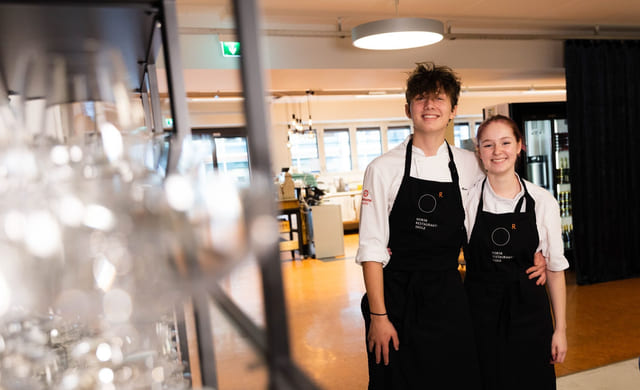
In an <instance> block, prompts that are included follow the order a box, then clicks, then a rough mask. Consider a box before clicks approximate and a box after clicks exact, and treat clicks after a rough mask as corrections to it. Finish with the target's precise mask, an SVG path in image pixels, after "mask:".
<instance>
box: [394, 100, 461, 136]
mask: <svg viewBox="0 0 640 390" xmlns="http://www.w3.org/2000/svg"><path fill="white" fill-rule="evenodd" d="M405 111H406V114H407V116H408V117H409V118H411V120H412V121H413V128H414V131H415V132H416V133H419V132H424V133H429V132H444V131H445V129H446V128H447V124H448V123H449V121H450V120H452V119H453V118H454V117H455V115H456V107H452V105H451V99H450V98H449V96H448V95H447V94H446V93H445V92H444V91H436V92H434V93H430V94H428V93H423V94H419V95H416V96H414V97H413V98H412V99H411V101H410V103H409V104H407V105H406V107H405Z"/></svg>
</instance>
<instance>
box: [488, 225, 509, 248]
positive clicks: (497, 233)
mask: <svg viewBox="0 0 640 390" xmlns="http://www.w3.org/2000/svg"><path fill="white" fill-rule="evenodd" d="M512 226H515V225H512ZM509 240H511V234H509V231H508V230H507V229H505V228H503V227H499V228H496V229H495V230H494V231H493V232H491V241H492V242H493V244H494V245H496V246H505V245H507V244H508V243H509Z"/></svg>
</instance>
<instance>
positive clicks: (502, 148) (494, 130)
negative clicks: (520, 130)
mask: <svg viewBox="0 0 640 390" xmlns="http://www.w3.org/2000/svg"><path fill="white" fill-rule="evenodd" d="M521 149H522V142H521V141H520V139H519V137H517V136H516V134H515V132H514V130H513V128H512V127H511V126H510V125H509V124H508V123H507V122H505V121H502V120H498V121H493V122H490V123H487V124H486V126H485V127H484V128H483V129H482V131H481V132H480V133H479V135H478V154H479V156H480V160H481V161H482V164H483V165H484V168H485V169H486V170H487V174H488V175H503V174H512V173H513V172H515V164H516V160H517V158H518V153H520V150H521Z"/></svg>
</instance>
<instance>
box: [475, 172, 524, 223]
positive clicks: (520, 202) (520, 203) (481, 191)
mask: <svg viewBox="0 0 640 390" xmlns="http://www.w3.org/2000/svg"><path fill="white" fill-rule="evenodd" d="M486 182H487V178H486V177H485V178H484V180H483V181H482V188H481V189H480V201H479V202H478V211H477V212H476V214H480V212H482V206H483V203H482V202H483V199H484V185H485V183H486ZM520 183H521V184H522V188H524V196H522V197H520V199H519V200H518V203H517V204H516V208H515V210H513V212H514V213H519V212H520V210H522V202H523V201H524V199H525V198H526V199H527V208H526V209H525V212H527V213H530V212H534V210H535V204H536V203H535V201H534V200H533V198H532V197H531V195H530V194H529V191H528V190H527V186H526V185H525V184H524V180H522V178H520Z"/></svg>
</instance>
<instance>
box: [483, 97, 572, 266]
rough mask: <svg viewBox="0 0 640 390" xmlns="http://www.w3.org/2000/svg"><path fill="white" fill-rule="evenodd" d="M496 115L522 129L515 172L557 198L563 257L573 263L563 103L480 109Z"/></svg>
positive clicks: (504, 105) (568, 172) (568, 170)
mask: <svg viewBox="0 0 640 390" xmlns="http://www.w3.org/2000/svg"><path fill="white" fill-rule="evenodd" d="M497 114H501V115H505V116H508V117H510V118H511V119H513V120H514V121H515V122H516V123H517V124H518V127H519V128H520V130H521V131H522V134H523V137H524V139H523V144H524V149H525V150H524V151H523V153H521V154H520V159H519V161H518V164H517V165H516V171H517V172H518V174H519V175H520V176H521V177H523V178H525V179H527V180H529V181H531V182H532V183H535V184H537V185H539V186H540V187H543V188H546V189H547V190H548V191H549V192H551V193H552V194H553V195H554V196H555V198H556V199H557V200H558V204H559V206H560V217H561V220H562V239H563V241H564V248H565V256H566V257H567V259H569V261H570V262H571V263H573V261H572V248H573V219H572V207H571V175H570V169H571V163H570V158H569V131H568V127H567V116H566V102H543V103H505V104H499V105H495V106H490V107H486V108H484V109H483V116H484V119H487V118H489V117H490V116H493V115H497Z"/></svg>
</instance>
